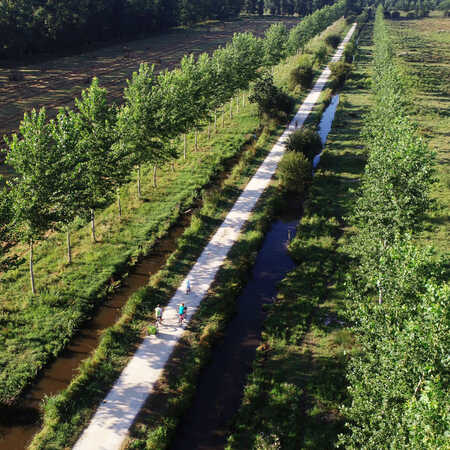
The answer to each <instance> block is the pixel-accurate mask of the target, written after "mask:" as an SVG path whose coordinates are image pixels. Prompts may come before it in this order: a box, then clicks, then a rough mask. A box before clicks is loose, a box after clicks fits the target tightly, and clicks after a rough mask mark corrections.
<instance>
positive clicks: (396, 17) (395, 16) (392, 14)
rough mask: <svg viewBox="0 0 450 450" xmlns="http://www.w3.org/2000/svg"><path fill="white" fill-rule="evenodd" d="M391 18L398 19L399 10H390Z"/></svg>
mask: <svg viewBox="0 0 450 450" xmlns="http://www.w3.org/2000/svg"><path fill="white" fill-rule="evenodd" d="M391 19H392V20H398V19H400V11H392V13H391Z"/></svg>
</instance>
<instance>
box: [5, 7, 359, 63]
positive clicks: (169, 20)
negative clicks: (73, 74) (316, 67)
mask: <svg viewBox="0 0 450 450" xmlns="http://www.w3.org/2000/svg"><path fill="white" fill-rule="evenodd" d="M356 1H358V0H356ZM333 3H334V1H333V0H314V1H313V0H221V1H215V0H164V1H159V0H65V1H64V2H59V1H56V0H14V1H12V0H0V58H2V57H3V58H8V57H11V58H17V57H18V56H21V55H30V54H36V53H41V52H44V51H45V52H48V51H58V50H65V49H67V48H71V47H72V48H76V47H79V46H80V45H83V44H89V43H92V42H98V41H105V40H110V39H124V38H127V37H131V36H135V35H140V34H144V33H153V32H158V31H161V30H166V29H168V28H170V27H174V26H178V25H189V24H193V23H196V22H201V21H204V20H208V19H218V20H226V19H230V18H235V17H237V16H238V15H239V14H240V13H241V11H243V12H247V13H251V14H259V15H262V14H264V13H270V14H288V15H292V14H299V15H300V16H305V15H308V14H312V13H313V12H314V11H315V10H317V9H320V8H322V7H323V6H325V5H329V4H333Z"/></svg>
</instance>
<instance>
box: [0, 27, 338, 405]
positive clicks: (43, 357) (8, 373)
mask: <svg viewBox="0 0 450 450" xmlns="http://www.w3.org/2000/svg"><path fill="white" fill-rule="evenodd" d="M344 28H345V24H344V22H343V20H340V21H338V22H337V23H336V24H335V25H333V26H332V27H330V29H329V30H327V31H326V32H325V33H324V34H325V35H326V34H327V33H330V32H332V31H336V30H342V29H344ZM293 64H295V58H290V59H289V60H288V61H287V62H286V64H285V66H286V68H289V69H290V68H291V67H292V65H293ZM276 75H279V76H278V78H279V83H280V84H281V85H285V84H287V75H285V73H284V72H280V73H279V74H277V70H276ZM225 116H226V128H225V129H223V130H221V131H220V132H219V133H217V134H213V137H212V139H211V140H208V139H207V132H206V130H205V131H204V132H203V133H201V134H200V148H201V149H202V151H201V152H192V151H191V152H190V153H189V157H188V159H187V160H186V161H182V160H179V161H178V162H177V163H176V164H175V170H174V171H172V169H171V168H170V167H164V168H162V169H161V170H160V176H159V181H158V188H156V189H153V188H149V186H150V178H151V173H150V170H149V171H148V173H144V181H143V185H144V197H146V201H144V202H141V201H138V200H137V197H136V195H135V185H134V184H133V183H132V184H130V185H129V186H127V187H126V188H124V189H123V192H122V203H123V218H122V220H121V221H119V220H118V218H117V212H116V206H115V205H112V206H111V207H109V208H107V209H106V210H105V211H103V212H100V213H98V218H97V219H98V220H97V231H98V235H99V239H100V241H101V242H100V243H99V244H95V245H94V244H92V242H91V238H90V232H89V227H87V226H84V224H82V223H79V224H76V225H75V227H74V228H75V229H74V230H73V233H72V234H73V235H72V243H73V247H74V249H73V257H74V262H73V264H72V265H70V266H67V265H66V264H65V263H64V260H65V259H64V258H65V256H64V255H65V245H64V242H65V238H64V236H63V235H62V234H59V233H52V234H50V235H49V236H48V238H47V240H46V241H44V242H43V243H42V244H40V245H39V246H38V248H37V249H36V252H35V260H36V261H35V275H36V279H37V282H38V290H39V292H40V294H39V295H38V296H34V297H33V296H31V295H30V294H24V292H25V293H26V292H27V291H28V284H29V280H28V272H27V265H26V263H25V262H26V261H25V258H22V259H21V264H19V265H18V266H17V268H15V269H12V270H9V271H8V272H7V273H6V274H4V275H3V277H2V283H1V284H0V296H1V297H2V298H4V299H6V300H5V301H4V302H3V303H2V305H1V307H0V308H1V309H0V367H1V374H0V402H2V403H6V404H7V403H10V402H11V401H12V400H13V399H15V398H16V397H17V396H18V395H19V394H20V392H21V391H22V390H23V388H24V387H25V386H26V385H27V383H29V382H30V381H31V380H32V379H33V378H34V377H35V375H36V374H37V373H38V371H39V370H40V369H41V368H42V367H43V366H44V365H45V364H46V363H47V362H48V361H49V360H50V359H51V358H53V357H54V356H56V355H57V354H58V353H59V352H60V351H61V350H62V349H63V348H64V346H65V345H66V344H67V342H68V341H69V340H70V338H71V336H72V335H73V334H74V333H75V332H76V331H77V329H79V327H80V326H81V325H82V323H83V321H85V320H86V319H88V318H89V316H90V315H92V314H93V313H94V309H95V306H96V305H98V304H99V303H100V302H102V301H103V300H104V299H105V296H106V294H107V293H108V292H110V291H111V290H112V289H114V287H115V286H116V285H117V280H118V279H120V277H122V276H126V274H127V273H128V271H129V270H130V268H131V267H132V266H133V265H134V264H135V263H136V261H137V259H138V257H139V255H142V254H148V253H151V248H152V246H153V245H154V243H155V241H156V240H157V239H158V238H159V237H161V236H163V235H165V234H166V233H167V230H168V229H169V228H170V227H171V226H172V225H173V224H174V223H175V222H176V221H177V220H178V218H179V215H180V212H182V211H183V210H184V209H187V208H189V207H190V206H191V205H192V203H193V202H194V200H195V198H196V197H197V196H198V195H199V193H200V192H201V191H202V189H204V188H205V187H206V186H208V184H210V183H211V182H212V181H213V180H214V179H215V177H217V176H218V175H219V174H220V173H221V172H222V171H223V170H224V164H225V163H226V161H227V160H229V159H231V158H232V157H233V156H235V155H237V154H238V153H239V151H240V149H241V148H242V146H243V145H244V143H245V142H246V141H248V139H249V137H250V136H251V135H253V134H254V133H255V131H256V130H257V129H258V119H257V117H256V114H255V107H254V105H249V104H248V103H247V106H246V107H245V108H241V109H240V112H239V113H236V112H235V115H234V117H233V118H232V119H230V118H229V117H228V114H225ZM218 123H221V120H220V119H219V121H218ZM189 148H191V149H192V148H193V137H192V136H191V137H190V139H189ZM11 253H16V254H21V255H22V256H23V257H25V256H26V249H25V248H24V247H21V246H20V245H17V246H15V247H14V248H13V249H11ZM100 268H101V269H100Z"/></svg>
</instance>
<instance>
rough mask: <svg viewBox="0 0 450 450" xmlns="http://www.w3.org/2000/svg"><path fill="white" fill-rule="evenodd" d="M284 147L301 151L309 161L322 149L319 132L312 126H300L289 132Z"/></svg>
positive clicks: (297, 151) (292, 150)
mask: <svg viewBox="0 0 450 450" xmlns="http://www.w3.org/2000/svg"><path fill="white" fill-rule="evenodd" d="M286 148H287V150H288V151H290V152H296V153H303V155H305V157H306V158H307V159H308V160H309V161H312V160H313V159H314V156H316V155H317V154H318V153H320V151H321V150H322V141H321V140H320V136H319V133H317V132H316V131H314V130H313V129H312V128H301V129H300V130H297V131H296V132H295V133H293V134H291V136H290V137H289V141H288V143H287V146H286Z"/></svg>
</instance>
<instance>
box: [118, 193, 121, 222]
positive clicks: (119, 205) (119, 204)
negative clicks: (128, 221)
mask: <svg viewBox="0 0 450 450" xmlns="http://www.w3.org/2000/svg"><path fill="white" fill-rule="evenodd" d="M117 208H118V210H119V220H121V219H122V203H121V201H120V189H117Z"/></svg>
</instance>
